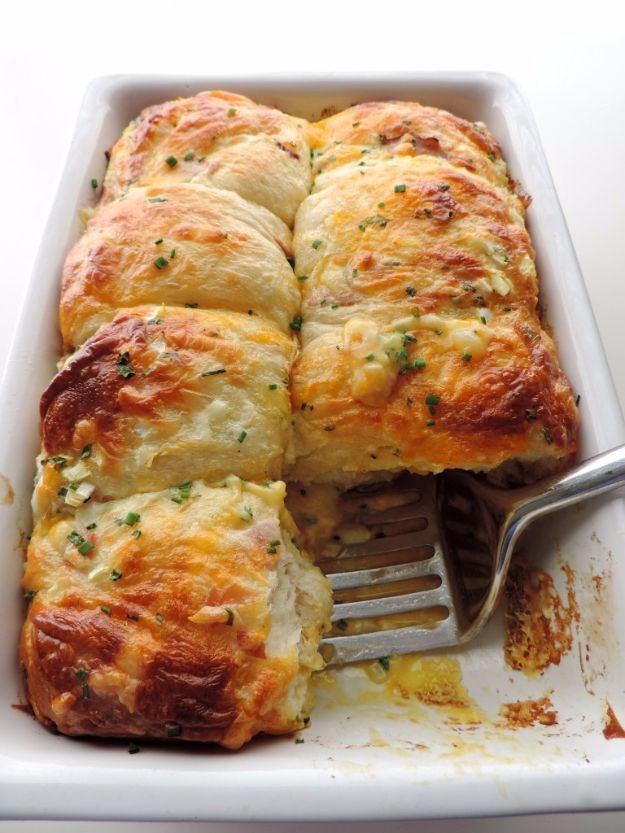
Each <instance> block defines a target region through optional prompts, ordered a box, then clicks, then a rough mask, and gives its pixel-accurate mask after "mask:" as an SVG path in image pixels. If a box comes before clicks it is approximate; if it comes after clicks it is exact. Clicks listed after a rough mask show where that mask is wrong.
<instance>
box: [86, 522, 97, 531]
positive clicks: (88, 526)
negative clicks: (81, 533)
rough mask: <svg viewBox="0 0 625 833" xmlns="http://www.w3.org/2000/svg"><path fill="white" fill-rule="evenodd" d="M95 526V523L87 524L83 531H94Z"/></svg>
mask: <svg viewBox="0 0 625 833" xmlns="http://www.w3.org/2000/svg"><path fill="white" fill-rule="evenodd" d="M96 526H97V523H96V522H95V521H94V522H93V523H92V524H87V526H86V527H85V529H95V528H96Z"/></svg>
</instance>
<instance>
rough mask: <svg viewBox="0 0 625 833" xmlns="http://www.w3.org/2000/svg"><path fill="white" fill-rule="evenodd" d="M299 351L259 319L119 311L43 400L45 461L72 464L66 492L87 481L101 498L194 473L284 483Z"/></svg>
mask: <svg viewBox="0 0 625 833" xmlns="http://www.w3.org/2000/svg"><path fill="white" fill-rule="evenodd" d="M294 350H295V348H294V344H293V341H292V339H291V338H289V337H287V336H285V335H283V334H282V333H280V332H279V331H278V330H277V329H276V328H275V327H273V326H271V325H270V324H267V323H265V322H263V321H262V320H261V319H259V318H258V317H256V316H248V315H238V314H236V313H225V312H215V311H204V310H195V309H180V308H178V309H177V308H173V307H162V308H159V307H138V308H135V309H132V310H129V311H126V312H123V313H120V314H119V315H118V316H117V318H116V319H115V320H114V321H113V322H112V323H111V324H109V325H108V326H106V327H105V328H104V329H102V330H101V331H100V332H99V333H97V334H96V335H95V336H93V337H92V338H91V339H89V340H88V341H87V342H86V343H85V344H84V345H83V347H81V348H80V349H79V350H78V351H77V352H76V353H74V355H73V356H71V357H70V359H69V360H68V361H67V363H66V364H65V366H64V367H63V369H62V370H61V371H60V372H59V373H58V374H57V375H56V377H55V378H54V379H53V380H52V382H51V383H50V385H49V387H48V389H47V390H46V391H45V392H44V394H43V396H42V398H41V434H42V440H43V447H44V453H45V455H46V457H48V458H49V457H52V458H56V457H59V456H60V457H64V458H67V459H66V461H65V463H64V464H63V466H62V468H61V471H60V473H61V474H62V475H63V476H64V477H65V479H66V480H67V482H66V483H65V486H66V487H67V486H68V485H69V484H70V483H72V482H82V481H85V482H88V483H91V484H93V485H94V486H95V487H96V492H95V496H96V497H97V498H102V497H120V496H122V495H127V494H131V493H133V492H142V491H148V490H152V489H160V488H165V487H167V486H174V485H176V484H177V483H183V482H186V481H187V480H192V479H194V478H196V477H200V476H203V477H205V478H207V479H209V480H220V479H222V478H223V477H225V476H227V475H228V474H231V473H234V474H239V475H240V476H242V477H245V478H247V479H252V480H254V479H255V480H259V481H263V480H265V479H266V478H268V477H270V478H276V477H279V476H280V475H281V471H282V462H283V458H284V455H285V453H286V452H287V448H288V432H289V418H290V414H289V397H288V390H287V384H288V374H289V367H290V363H291V359H292V357H293V353H294ZM86 448H88V452H85V451H84V450H85V449H86ZM85 454H86V456H85ZM81 455H82V458H81ZM58 465H59V464H58V463H55V462H54V461H52V462H51V463H48V464H47V465H46V466H45V468H50V467H53V468H55V469H58ZM76 466H78V469H76Z"/></svg>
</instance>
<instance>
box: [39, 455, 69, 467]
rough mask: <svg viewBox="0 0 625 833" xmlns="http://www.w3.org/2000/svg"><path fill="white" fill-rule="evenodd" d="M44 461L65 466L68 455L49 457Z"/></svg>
mask: <svg viewBox="0 0 625 833" xmlns="http://www.w3.org/2000/svg"><path fill="white" fill-rule="evenodd" d="M43 462H44V463H53V464H54V466H60V467H63V466H64V465H65V463H67V457H58V456H57V457H48V458H47V459H46V460H44V461H43Z"/></svg>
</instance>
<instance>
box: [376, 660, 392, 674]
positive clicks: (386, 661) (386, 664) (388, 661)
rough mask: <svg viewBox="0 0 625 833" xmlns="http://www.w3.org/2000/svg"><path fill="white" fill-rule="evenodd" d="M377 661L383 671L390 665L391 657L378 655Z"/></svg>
mask: <svg viewBox="0 0 625 833" xmlns="http://www.w3.org/2000/svg"><path fill="white" fill-rule="evenodd" d="M378 662H379V663H380V665H381V666H382V668H383V669H384V670H385V671H388V669H389V668H390V667H391V658H390V657H380V658H379V659H378Z"/></svg>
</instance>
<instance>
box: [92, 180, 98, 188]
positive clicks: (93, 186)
mask: <svg viewBox="0 0 625 833" xmlns="http://www.w3.org/2000/svg"><path fill="white" fill-rule="evenodd" d="M91 187H92V188H93V190H94V191H95V189H96V188H97V187H98V180H97V179H92V180H91Z"/></svg>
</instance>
